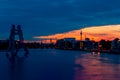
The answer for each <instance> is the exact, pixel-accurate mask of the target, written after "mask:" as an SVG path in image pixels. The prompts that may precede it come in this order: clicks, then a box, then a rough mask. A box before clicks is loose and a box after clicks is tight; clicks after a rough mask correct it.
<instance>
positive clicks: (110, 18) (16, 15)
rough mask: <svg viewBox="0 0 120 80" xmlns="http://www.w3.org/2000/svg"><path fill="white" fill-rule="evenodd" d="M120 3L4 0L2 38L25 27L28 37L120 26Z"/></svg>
mask: <svg viewBox="0 0 120 80" xmlns="http://www.w3.org/2000/svg"><path fill="white" fill-rule="evenodd" d="M119 4H120V1H119V0H0V26H1V27H0V34H3V35H0V37H1V38H7V37H8V34H9V33H8V30H9V29H10V25H11V24H13V23H14V24H21V25H22V27H23V31H24V33H25V37H26V38H27V39H32V37H33V36H38V35H49V34H55V33H61V32H66V31H70V30H73V29H79V28H83V27H87V26H94V25H107V24H119V23H120V20H119V19H120V5H119Z"/></svg>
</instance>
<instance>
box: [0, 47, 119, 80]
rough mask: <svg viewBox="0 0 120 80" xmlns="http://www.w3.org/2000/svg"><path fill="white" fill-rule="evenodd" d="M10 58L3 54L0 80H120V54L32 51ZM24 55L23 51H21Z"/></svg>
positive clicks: (0, 64) (0, 65)
mask: <svg viewBox="0 0 120 80" xmlns="http://www.w3.org/2000/svg"><path fill="white" fill-rule="evenodd" d="M29 51H30V54H29V55H28V57H21V56H22V55H21V54H22V53H18V55H19V56H20V57H16V58H14V59H10V58H8V57H6V56H5V52H0V80H120V55H115V54H107V53H90V52H81V51H69V50H56V49H31V50H29ZM21 52H22V51H21Z"/></svg>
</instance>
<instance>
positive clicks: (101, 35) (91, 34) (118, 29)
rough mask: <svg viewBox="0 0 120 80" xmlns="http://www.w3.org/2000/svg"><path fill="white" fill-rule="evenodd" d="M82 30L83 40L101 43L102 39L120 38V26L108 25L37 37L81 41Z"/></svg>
mask: <svg viewBox="0 0 120 80" xmlns="http://www.w3.org/2000/svg"><path fill="white" fill-rule="evenodd" d="M81 30H82V33H83V35H82V39H83V40H85V38H90V40H95V41H100V40H101V39H105V40H113V39H114V38H119V36H120V25H106V26H94V27H88V28H83V29H79V30H73V31H70V32H66V33H61V34H55V35H48V36H35V37H34V38H39V39H62V38H76V40H80V32H81Z"/></svg>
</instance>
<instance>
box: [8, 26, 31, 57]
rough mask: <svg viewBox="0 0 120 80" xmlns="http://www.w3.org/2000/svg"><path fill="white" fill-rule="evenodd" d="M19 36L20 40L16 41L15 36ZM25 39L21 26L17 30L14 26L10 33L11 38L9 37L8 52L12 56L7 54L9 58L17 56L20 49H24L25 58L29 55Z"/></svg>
mask: <svg viewBox="0 0 120 80" xmlns="http://www.w3.org/2000/svg"><path fill="white" fill-rule="evenodd" d="M16 35H18V37H19V40H18V41H16V40H15V36H16ZM23 42H24V38H23V32H22V30H21V26H20V25H18V26H17V28H15V25H12V28H11V31H10V36H9V47H8V52H10V54H8V53H7V54H6V55H7V56H17V53H18V51H19V49H20V48H23V49H24V52H25V54H24V55H25V56H27V55H28V53H29V52H28V49H27V48H26V47H25V45H24V43H23ZM16 45H17V46H16Z"/></svg>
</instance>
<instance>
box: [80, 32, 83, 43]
mask: <svg viewBox="0 0 120 80" xmlns="http://www.w3.org/2000/svg"><path fill="white" fill-rule="evenodd" d="M82 34H83V33H82V30H81V31H80V40H81V41H82Z"/></svg>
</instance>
